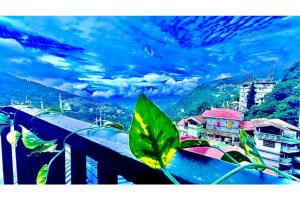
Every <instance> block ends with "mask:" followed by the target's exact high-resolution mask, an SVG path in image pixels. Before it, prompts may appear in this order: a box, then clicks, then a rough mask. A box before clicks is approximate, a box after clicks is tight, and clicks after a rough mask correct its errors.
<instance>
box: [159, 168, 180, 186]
mask: <svg viewBox="0 0 300 200" xmlns="http://www.w3.org/2000/svg"><path fill="white" fill-rule="evenodd" d="M161 170H162V171H163V172H164V174H165V175H166V176H167V177H168V178H169V179H170V181H172V183H174V184H175V185H180V183H179V182H178V181H177V180H176V179H175V178H174V176H173V175H172V174H171V173H170V172H169V171H168V170H167V169H166V168H162V169H161Z"/></svg>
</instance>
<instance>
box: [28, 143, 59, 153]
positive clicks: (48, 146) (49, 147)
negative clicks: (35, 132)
mask: <svg viewBox="0 0 300 200" xmlns="http://www.w3.org/2000/svg"><path fill="white" fill-rule="evenodd" d="M56 147H57V144H53V143H52V142H49V143H45V144H43V145H42V146H40V147H37V148H35V149H34V150H33V151H32V152H31V153H30V156H31V155H33V154H38V153H46V152H50V153H53V152H55V151H56Z"/></svg>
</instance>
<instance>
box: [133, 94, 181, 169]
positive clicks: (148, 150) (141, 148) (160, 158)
mask: <svg viewBox="0 0 300 200" xmlns="http://www.w3.org/2000/svg"><path fill="white" fill-rule="evenodd" d="M129 144H130V150H131V152H132V153H133V154H134V155H135V156H136V157H137V158H138V159H140V160H141V161H142V162H144V163H145V164H146V165H148V166H149V167H151V168H154V169H161V168H164V167H165V166H167V165H168V164H169V163H170V162H171V160H172V158H173V156H174V155H175V153H176V151H177V149H178V148H179V146H180V142H179V133H178V130H177V128H176V126H175V125H174V124H173V123H172V121H171V120H170V119H169V118H168V117H167V116H166V115H165V113H163V112H162V111H161V110H160V109H159V108H158V107H157V106H156V105H155V104H154V103H152V102H151V101H150V100H149V99H148V98H147V97H146V96H145V95H144V94H141V95H140V97H139V99H138V101H137V104H136V107H135V110H134V115H133V120H132V123H131V127H130V132H129Z"/></svg>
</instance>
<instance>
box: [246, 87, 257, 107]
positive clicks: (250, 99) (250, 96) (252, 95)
mask: <svg viewBox="0 0 300 200" xmlns="http://www.w3.org/2000/svg"><path fill="white" fill-rule="evenodd" d="M255 94H256V92H255V87H254V83H253V82H252V84H251V85H250V89H249V93H248V95H247V109H248V110H249V109H250V108H251V107H252V106H253V105H255Z"/></svg>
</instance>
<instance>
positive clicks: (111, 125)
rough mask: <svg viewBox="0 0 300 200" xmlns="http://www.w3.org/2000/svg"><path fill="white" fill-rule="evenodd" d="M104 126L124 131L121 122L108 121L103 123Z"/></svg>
mask: <svg viewBox="0 0 300 200" xmlns="http://www.w3.org/2000/svg"><path fill="white" fill-rule="evenodd" d="M104 126H110V127H113V128H115V129H117V130H119V131H123V132H125V131H126V129H125V128H124V126H123V125H122V124H120V123H117V122H110V121H108V122H105V123H104Z"/></svg>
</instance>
